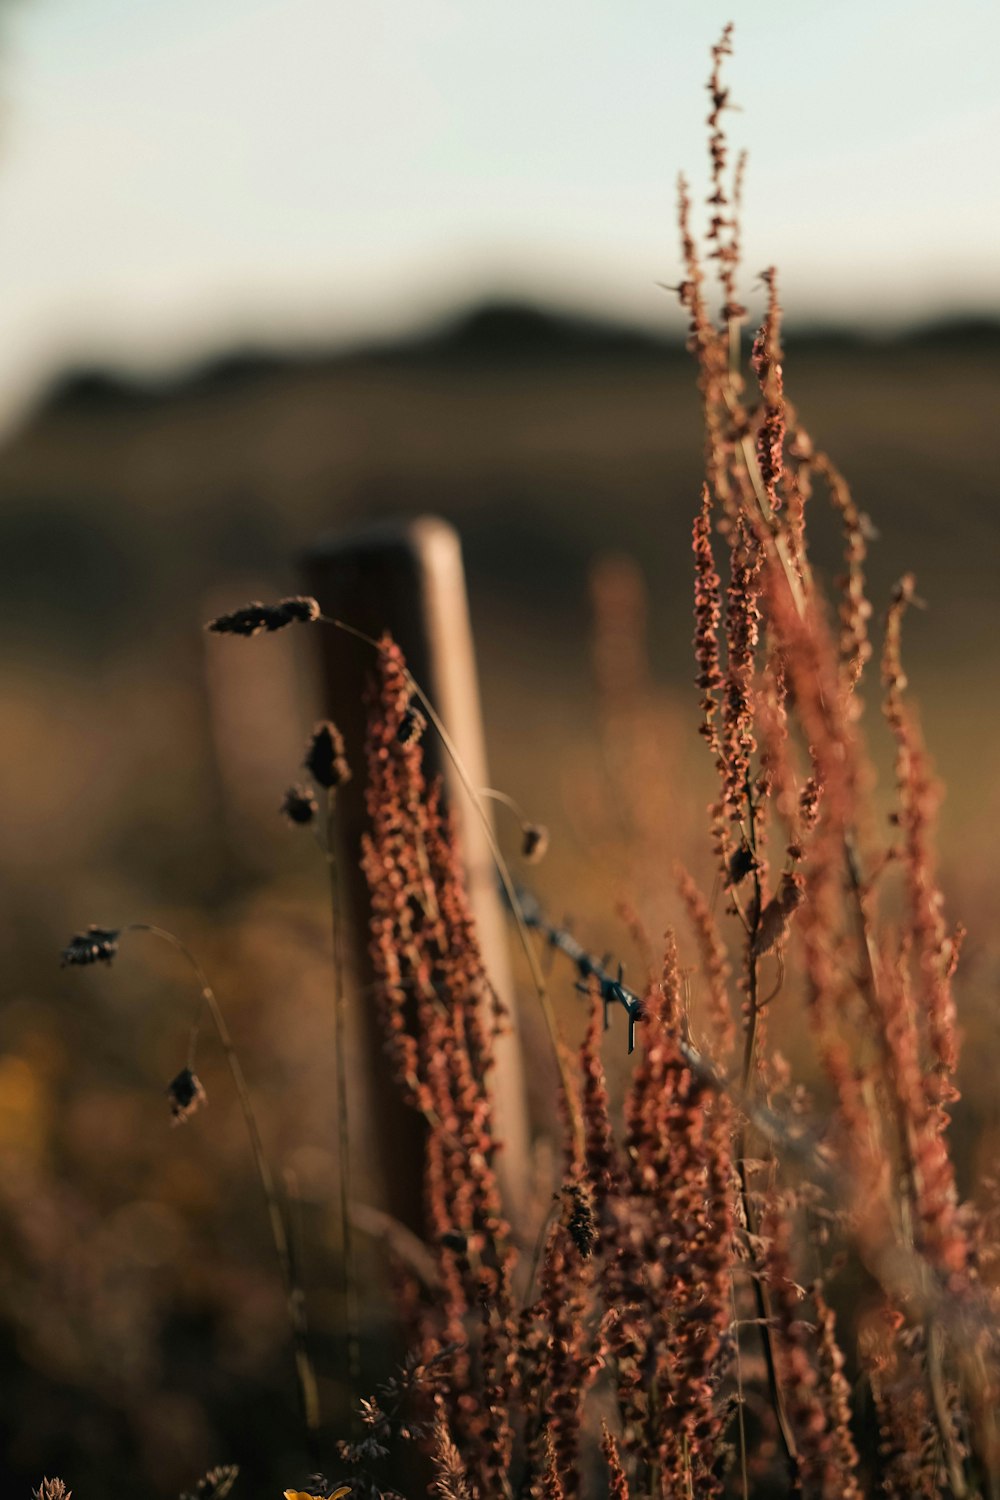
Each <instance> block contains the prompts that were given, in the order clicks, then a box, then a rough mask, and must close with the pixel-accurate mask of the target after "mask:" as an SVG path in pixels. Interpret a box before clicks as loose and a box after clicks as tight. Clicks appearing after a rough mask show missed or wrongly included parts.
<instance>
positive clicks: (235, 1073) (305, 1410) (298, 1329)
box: [123, 922, 319, 1459]
mask: <svg viewBox="0 0 1000 1500" xmlns="http://www.w3.org/2000/svg"><path fill="white" fill-rule="evenodd" d="M123 930H124V931H125V932H148V933H150V934H151V935H152V936H153V937H157V938H160V939H161V940H162V941H163V942H165V943H169V944H170V946H171V947H172V948H173V949H174V950H175V951H176V952H177V953H180V954H181V956H182V957H183V958H184V959H185V960H186V961H187V963H188V964H189V965H190V967H191V969H192V971H193V973H194V975H195V978H196V980H197V982H198V985H199V988H200V990H201V1006H200V1007H199V1016H200V1013H201V1009H202V1007H203V1008H204V1009H205V1010H207V1011H208V1013H209V1015H210V1017H211V1019H212V1024H213V1025H214V1027H215V1033H216V1036H217V1037H218V1039H219V1045H220V1046H221V1048H222V1051H223V1053H224V1055H225V1059H226V1062H227V1064H228V1066H229V1072H230V1075H231V1077H232V1080H233V1084H234V1086H235V1088H236V1096H237V1098H238V1099H239V1102H240V1108H241V1110H242V1111H243V1119H244V1122H245V1124H246V1129H247V1136H248V1137H249V1141H250V1151H251V1154H252V1156H253V1160H254V1166H255V1167H256V1169H257V1177H258V1180H259V1182H260V1187H261V1192H262V1193H263V1194H264V1200H265V1202H266V1204H267V1216H268V1222H269V1224H270V1228H271V1239H272V1240H273V1242H274V1250H275V1254H276V1256H277V1259H278V1267H279V1270H280V1273H281V1284H282V1288H283V1290H284V1293H285V1302H286V1306H287V1310H288V1322H289V1327H290V1329H291V1334H292V1345H293V1351H294V1356H295V1372H296V1378H297V1382H298V1389H299V1399H300V1402H301V1406H302V1416H303V1420H304V1422H305V1428H306V1438H307V1442H308V1445H309V1449H310V1453H311V1456H312V1457H313V1458H314V1459H315V1458H318V1450H317V1444H316V1434H317V1431H318V1428H319V1397H318V1393H317V1389H316V1378H315V1375H314V1373H313V1368H312V1361H311V1360H310V1358H309V1351H308V1348H307V1344H306V1315H305V1297H304V1295H303V1291H302V1287H301V1286H300V1284H299V1282H298V1279H297V1278H296V1276H295V1271H294V1262H293V1259H292V1251H291V1244H290V1240H289V1235H288V1230H287V1227H286V1225H285V1218H284V1214H283V1213H282V1210H281V1203H280V1200H279V1198H278V1193H277V1189H276V1188H275V1183H274V1174H273V1173H272V1171H271V1168H270V1165H269V1163H268V1160H267V1156H266V1155H265V1152H264V1143H263V1141H262V1140H261V1135H260V1129H259V1127H258V1124H257V1116H256V1113H255V1111H254V1107H253V1099H252V1097H251V1094H250V1089H249V1086H248V1084H247V1080H246V1074H245V1073H244V1072H243V1064H242V1063H241V1062H240V1058H239V1053H238V1052H237V1051H236V1048H235V1046H234V1044H233V1039H232V1037H231V1036H230V1033H229V1027H228V1026H227V1025H226V1020H225V1017H224V1015H223V1014H222V1008H221V1007H220V1005H219V1002H218V999H217V998H216V994H215V991H214V990H213V988H212V986H211V985H210V984H209V982H208V978H207V976H206V974H205V971H204V969H203V968H202V967H201V964H200V963H199V962H198V960H197V959H196V958H195V956H194V954H193V953H192V952H191V950H190V948H188V947H187V945H186V944H185V943H182V942H181V940H180V938H178V937H175V936H174V934H173V933H172V932H169V931H168V930H167V929H166V928H165V927H157V926H156V925H155V924H153V923H152V922H131V923H129V925H128V926H127V927H126V928H124V929H123ZM198 1026H199V1017H198V1016H196V1018H195V1022H194V1026H193V1028H192V1034H191V1045H190V1049H189V1059H190V1061H191V1062H193V1061H194V1051H195V1045H196V1042H197V1037H198Z"/></svg>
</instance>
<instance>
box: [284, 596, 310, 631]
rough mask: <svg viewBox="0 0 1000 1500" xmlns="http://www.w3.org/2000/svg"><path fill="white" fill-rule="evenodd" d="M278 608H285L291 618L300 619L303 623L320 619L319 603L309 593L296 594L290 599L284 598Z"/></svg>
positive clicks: (307, 623)
mask: <svg viewBox="0 0 1000 1500" xmlns="http://www.w3.org/2000/svg"><path fill="white" fill-rule="evenodd" d="M278 608H279V609H282V610H284V612H285V614H286V615H287V616H288V618H289V620H298V621H300V623H301V624H303V625H311V624H312V622H313V620H318V619H319V614H320V610H319V603H318V602H317V600H315V599H313V598H312V597H311V595H309V594H295V595H293V596H292V598H290V599H282V601H281V603H280V604H279V605H278Z"/></svg>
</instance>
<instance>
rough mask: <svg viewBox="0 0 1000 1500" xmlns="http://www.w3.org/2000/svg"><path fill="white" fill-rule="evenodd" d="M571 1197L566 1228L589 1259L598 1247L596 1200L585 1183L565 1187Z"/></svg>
mask: <svg viewBox="0 0 1000 1500" xmlns="http://www.w3.org/2000/svg"><path fill="white" fill-rule="evenodd" d="M563 1191H564V1192H565V1194H566V1196H567V1198H568V1199H569V1204H570V1212H569V1219H568V1221H567V1224H566V1228H567V1229H568V1230H569V1237H570V1239H571V1240H572V1241H573V1244H574V1245H575V1246H576V1248H577V1250H578V1251H579V1252H580V1255H581V1257H582V1259H583V1260H589V1259H590V1257H591V1256H592V1255H593V1253H594V1251H595V1250H596V1249H597V1240H598V1234H597V1220H596V1217H595V1215H594V1200H593V1196H592V1195H591V1192H590V1189H589V1188H588V1187H585V1186H584V1184H583V1183H580V1182H574V1183H571V1184H570V1185H569V1186H568V1187H566V1188H564V1189H563Z"/></svg>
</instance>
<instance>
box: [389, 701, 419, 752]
mask: <svg viewBox="0 0 1000 1500" xmlns="http://www.w3.org/2000/svg"><path fill="white" fill-rule="evenodd" d="M426 728H427V720H426V719H425V718H424V716H423V714H422V713H421V712H420V710H419V708H417V706H416V704H414V703H411V704H410V705H409V707H408V708H407V709H406V710H405V711H404V713H403V717H402V718H401V719H400V721H399V728H398V729H397V730H396V738H397V740H398V741H399V743H400V744H401V745H409V744H411V743H415V742H416V741H417V740H419V739H420V737H421V735H422V734H423V732H424V730H425V729H426Z"/></svg>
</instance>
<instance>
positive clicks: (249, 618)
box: [205, 594, 320, 635]
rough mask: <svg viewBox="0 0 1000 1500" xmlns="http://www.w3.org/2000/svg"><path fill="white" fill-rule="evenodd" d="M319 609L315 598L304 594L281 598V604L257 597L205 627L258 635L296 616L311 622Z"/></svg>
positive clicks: (236, 633) (219, 630) (278, 628)
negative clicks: (264, 601)
mask: <svg viewBox="0 0 1000 1500" xmlns="http://www.w3.org/2000/svg"><path fill="white" fill-rule="evenodd" d="M319 613H320V610H319V605H318V604H317V602H316V600H315V599H310V598H309V597H307V596H306V595H302V594H297V595H294V596H293V597H291V598H288V599H282V600H281V601H280V602H279V603H278V604H261V603H260V601H259V600H256V599H255V600H253V602H252V603H250V604H244V605H241V607H240V608H239V609H234V610H232V611H231V612H230V613H229V614H226V615H219V616H218V617H217V618H216V619H214V620H209V622H208V624H207V626H206V627H205V628H206V630H213V631H215V633H216V634H217V635H259V634H260V632H261V631H262V630H282V629H284V627H285V626H286V625H291V623H292V621H293V620H299V621H302V622H303V623H305V624H308V623H309V622H310V621H312V620H318V619H319Z"/></svg>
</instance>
